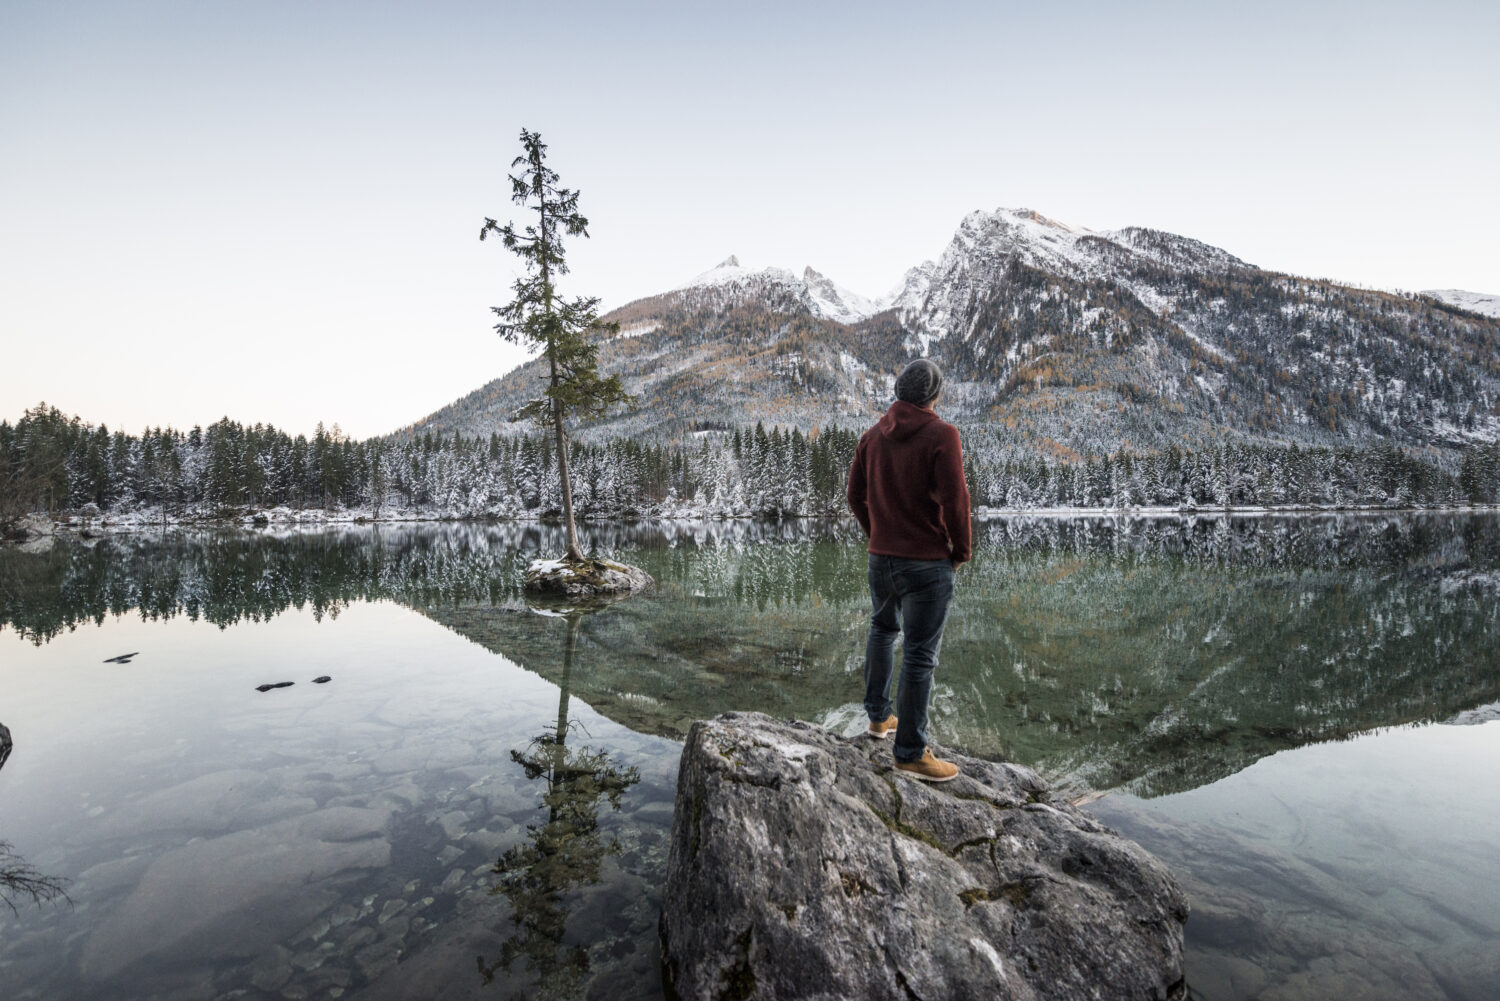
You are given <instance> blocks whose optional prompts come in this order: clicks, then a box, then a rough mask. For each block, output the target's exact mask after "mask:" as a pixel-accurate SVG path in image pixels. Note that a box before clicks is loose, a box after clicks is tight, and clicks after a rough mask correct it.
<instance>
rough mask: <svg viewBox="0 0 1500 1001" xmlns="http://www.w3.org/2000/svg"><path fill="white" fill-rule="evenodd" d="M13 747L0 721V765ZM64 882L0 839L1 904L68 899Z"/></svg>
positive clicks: (12, 905) (16, 910)
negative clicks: (27, 859)
mask: <svg viewBox="0 0 1500 1001" xmlns="http://www.w3.org/2000/svg"><path fill="white" fill-rule="evenodd" d="M14 748H15V741H14V740H13V739H12V738H11V735H10V728H9V727H8V726H6V725H5V724H4V723H0V768H4V767H5V762H6V761H8V760H10V752H11V751H12V750H14ZM67 885H68V882H67V880H65V879H60V878H58V877H56V876H49V875H47V874H46V873H44V872H42V871H41V870H40V869H38V868H36V866H34V865H32V864H31V863H30V862H27V861H26V860H25V859H24V858H22V857H21V856H20V855H17V854H16V850H15V846H14V845H12V844H11V843H10V842H8V841H0V904H4V905H5V906H6V907H9V908H10V912H11V914H12V915H17V914H19V913H20V909H19V908H18V907H16V902H17V901H20V900H23V899H25V900H30V902H31V903H33V904H36V905H37V906H38V907H40V906H41V905H42V904H43V903H45V902H47V901H50V900H57V899H58V898H62V899H64V900H67V899H68V895H67V893H66V887H67Z"/></svg>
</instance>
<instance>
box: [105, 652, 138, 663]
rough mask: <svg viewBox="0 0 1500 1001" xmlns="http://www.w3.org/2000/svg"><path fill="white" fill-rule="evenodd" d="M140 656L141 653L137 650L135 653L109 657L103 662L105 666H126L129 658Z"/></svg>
mask: <svg viewBox="0 0 1500 1001" xmlns="http://www.w3.org/2000/svg"><path fill="white" fill-rule="evenodd" d="M140 655H141V652H140V651H139V650H137V651H136V652H135V653H122V654H120V655H119V656H118V657H110V658H108V659H107V660H105V662H104V663H106V664H128V663H130V658H131V657H139V656H140Z"/></svg>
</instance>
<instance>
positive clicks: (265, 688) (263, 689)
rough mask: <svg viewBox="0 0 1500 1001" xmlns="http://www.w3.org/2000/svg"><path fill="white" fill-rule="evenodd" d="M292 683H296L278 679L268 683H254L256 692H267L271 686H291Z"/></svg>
mask: <svg viewBox="0 0 1500 1001" xmlns="http://www.w3.org/2000/svg"><path fill="white" fill-rule="evenodd" d="M294 684H296V682H295V681H278V682H276V683H275V684H270V685H256V686H255V690H256V691H257V692H269V691H270V690H271V689H273V688H291V687H292V686H293V685H294Z"/></svg>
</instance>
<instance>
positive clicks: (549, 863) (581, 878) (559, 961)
mask: <svg viewBox="0 0 1500 1001" xmlns="http://www.w3.org/2000/svg"><path fill="white" fill-rule="evenodd" d="M552 614H562V616H563V618H564V619H565V621H566V623H567V630H566V639H565V641H564V648H563V656H562V664H563V668H562V676H561V678H560V679H559V682H558V702H557V723H556V725H555V726H554V727H553V728H552V729H551V730H549V731H547V732H544V733H542V734H541V735H539V736H537V737H536V738H535V739H533V740H532V742H531V743H530V745H529V746H527V748H526V749H525V750H512V751H511V752H510V756H511V760H512V761H514V762H515V763H516V764H518V765H520V766H521V769H522V771H523V772H524V773H525V775H526V779H527V780H528V781H531V782H534V781H536V780H538V779H541V780H542V782H543V787H542V790H541V808H542V809H543V810H545V811H546V818H547V819H546V821H545V822H543V823H541V824H528V825H527V828H526V830H527V836H526V841H525V842H524V843H522V844H519V845H515V846H512V847H511V848H509V849H507V850H506V851H505V853H504V854H502V855H501V856H500V858H499V860H498V861H497V862H496V863H495V870H494V871H495V873H496V874H497V875H499V877H500V880H499V884H498V885H497V886H496V887H495V888H494V889H493V890H492V891H491V892H492V893H496V894H502V895H504V897H505V898H506V899H507V900H508V901H509V902H510V906H511V923H512V924H513V925H514V926H515V928H516V934H514V935H513V936H511V937H509V938H507V939H506V940H505V942H504V943H503V944H502V946H501V949H500V956H499V958H498V959H496V960H495V961H494V962H491V963H486V962H485V958H484V957H483V956H481V957H479V958H478V960H477V963H478V967H479V975H480V977H481V979H482V981H483V982H484V983H485V984H489V983H491V982H493V980H494V979H495V974H496V972H497V971H498V970H501V969H504V970H505V971H507V972H510V973H513V974H514V973H515V972H517V970H516V963H517V960H521V961H522V964H521V965H522V967H523V968H524V970H525V971H526V972H528V973H530V974H531V977H532V983H533V988H532V990H531V991H530V992H523V993H521V994H518V995H516V996H525V997H533V998H558V999H565V998H575V997H578V996H579V995H580V994H581V993H582V990H583V988H584V986H585V985H586V983H587V978H588V974H589V954H588V948H587V945H586V943H584V942H580V941H578V940H576V939H575V940H573V941H572V942H571V944H569V942H568V939H567V936H566V931H567V922H568V918H569V913H570V908H569V895H570V894H571V893H572V891H574V890H577V889H579V888H580V887H583V886H586V885H591V884H595V883H598V882H599V880H600V864H601V862H602V861H603V860H604V858H605V857H607V856H611V855H619V854H620V851H621V848H620V843H619V841H618V840H616V839H614V838H610V839H608V840H606V839H605V836H604V834H603V832H602V831H601V830H600V826H599V809H600V807H601V806H602V805H603V804H604V803H606V802H607V803H608V804H609V806H610V808H611V809H612V810H615V811H618V810H619V809H620V798H621V796H623V795H624V794H625V791H626V790H628V789H629V788H630V787H631V786H633V785H635V784H636V783H637V782H639V781H640V772H639V771H638V770H637V769H635V768H622V767H619V766H618V765H616V764H615V763H614V762H613V761H612V760H611V758H610V755H609V754H608V753H607V752H606V751H601V750H597V749H594V748H590V747H587V746H584V747H578V746H573V747H570V746H569V745H568V738H569V737H570V736H571V735H572V731H573V728H574V726H575V724H576V721H570V720H569V718H568V699H569V693H570V685H569V682H570V680H571V677H572V673H573V664H574V660H575V657H576V655H577V650H578V631H579V626H580V624H581V622H582V620H583V618H584V616H585V614H587V613H585V612H583V611H581V610H578V609H570V610H568V611H566V612H565V613H555V612H554V613H552Z"/></svg>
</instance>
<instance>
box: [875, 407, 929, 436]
mask: <svg viewBox="0 0 1500 1001" xmlns="http://www.w3.org/2000/svg"><path fill="white" fill-rule="evenodd" d="M937 419H938V415H937V414H935V413H933V412H932V411H931V410H928V409H927V408H926V407H919V406H917V405H916V404H915V403H907V402H906V401H905V400H897V401H896V402H895V403H893V404H891V409H889V410H887V411H886V412H885V416H884V417H882V418H880V423H878V424H876V425H875V427H876V428H877V429H878V430H879V431H880V433H881V434H883V435H885V436H886V437H887V438H889V439H891V441H906V440H907V439H908V438H910V437H911V436H912V435H914V434H916V433H917V432H918V431H920V430H922V429H923V428H924V427H926V426H927V425H929V424H931V423H932V422H933V421H935V420H937Z"/></svg>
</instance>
